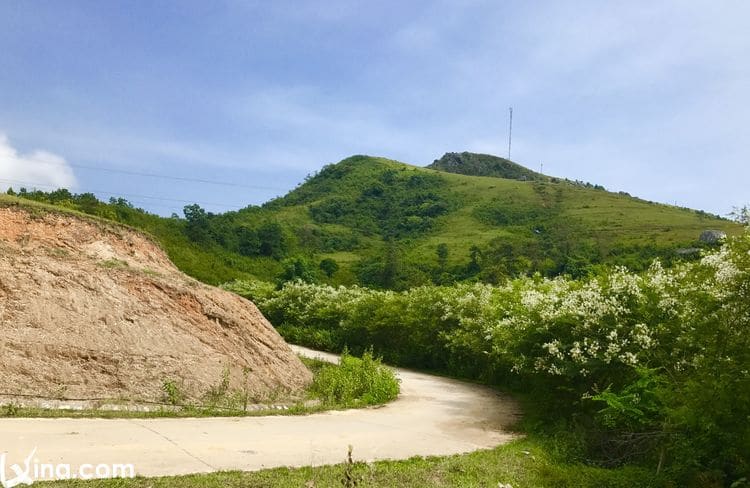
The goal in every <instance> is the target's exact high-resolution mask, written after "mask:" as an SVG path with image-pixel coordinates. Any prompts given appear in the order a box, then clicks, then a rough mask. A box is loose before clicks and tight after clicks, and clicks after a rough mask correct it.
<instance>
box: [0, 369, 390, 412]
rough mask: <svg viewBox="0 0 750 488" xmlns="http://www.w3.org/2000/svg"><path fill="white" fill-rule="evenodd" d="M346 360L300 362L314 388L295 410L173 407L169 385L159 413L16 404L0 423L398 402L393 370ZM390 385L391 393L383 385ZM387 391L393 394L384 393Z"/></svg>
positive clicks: (217, 405)
mask: <svg viewBox="0 0 750 488" xmlns="http://www.w3.org/2000/svg"><path fill="white" fill-rule="evenodd" d="M344 359H345V360H344V361H343V362H342V365H341V366H340V365H336V364H331V363H328V362H325V361H321V360H318V359H311V358H305V357H300V360H301V361H302V362H303V363H304V364H305V366H307V368H308V369H309V370H310V371H311V372H312V373H313V377H314V379H313V384H312V385H310V387H308V390H307V391H306V392H305V395H304V397H303V398H301V399H297V400H296V401H295V402H294V403H292V404H290V405H284V404H283V403H284V402H283V401H279V403H281V404H280V405H277V406H270V407H269V408H263V409H259V410H253V409H244V408H242V407H240V406H239V405H238V406H236V407H225V406H222V403H223V402H222V401H221V400H222V399H217V398H214V400H215V401H214V402H212V404H208V405H191V404H185V405H173V404H179V403H180V400H179V396H180V394H179V392H178V391H177V387H176V386H174V385H173V384H171V382H169V381H165V390H167V394H168V396H170V397H174V399H175V401H172V402H170V403H172V404H167V403H165V404H158V405H156V404H155V406H156V408H155V409H153V410H149V411H130V410H102V409H81V410H78V409H53V408H38V407H21V406H18V405H16V404H13V403H10V404H7V405H4V406H1V407H0V418H84V419H85V418H101V419H148V418H203V417H262V416H269V415H309V414H313V413H319V412H325V411H330V410H343V409H349V408H363V407H368V406H375V405H382V404H384V403H387V402H389V401H392V400H394V399H395V398H396V396H397V395H398V381H397V380H396V379H395V377H394V375H393V373H392V371H391V370H390V369H388V368H386V367H385V366H382V365H381V364H380V362H379V361H378V360H374V359H373V358H372V356H371V355H370V356H367V355H365V357H364V358H363V359H359V358H354V357H351V356H348V357H346V358H344ZM368 375H369V377H373V376H374V377H377V378H378V380H379V381H373V382H369V383H368V382H366V381H365V380H366V379H368ZM383 376H386V378H385V379H382V378H383ZM384 384H385V385H386V386H387V387H388V388H386V387H385V386H383V385H384ZM342 385H345V386H346V387H352V388H353V389H354V391H352V390H350V389H349V388H343V390H344V391H345V392H346V394H344V395H339V394H337V393H338V392H339V391H341V390H342ZM170 386H171V387H170ZM384 390H386V391H387V393H388V394H383V393H382V392H383V391H384ZM170 392H171V394H170ZM332 392H335V393H332ZM113 403H117V402H113ZM120 403H122V402H120ZM229 403H232V402H229ZM234 403H236V402H234ZM271 403H273V402H271Z"/></svg>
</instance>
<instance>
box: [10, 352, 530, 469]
mask: <svg viewBox="0 0 750 488" xmlns="http://www.w3.org/2000/svg"><path fill="white" fill-rule="evenodd" d="M292 348H293V349H294V350H295V352H297V353H299V354H302V355H305V356H310V357H318V358H321V359H325V360H328V361H335V360H336V356H334V355H330V354H325V353H319V352H317V351H312V350H309V349H304V348H300V347H296V346H292ZM396 371H397V373H398V376H399V377H400V379H401V395H400V396H399V398H398V399H397V400H396V401H394V402H392V403H390V404H388V405H386V406H384V407H380V408H371V409H359V410H346V411H338V412H326V413H320V414H313V415H307V416H270V417H244V418H200V419H144V420H125V419H122V420H106V419H0V454H2V453H4V452H5V453H8V456H7V461H6V462H7V464H8V465H11V464H13V463H19V464H20V463H21V462H22V461H23V460H24V459H25V458H26V457H27V456H29V454H30V453H31V451H32V450H33V449H34V448H36V449H37V451H36V455H35V459H37V460H38V461H37V462H38V463H67V464H70V465H71V466H73V467H76V466H80V465H81V464H84V463H91V464H99V463H106V464H111V463H120V464H126V463H132V464H134V465H135V469H136V472H137V474H139V475H142V476H162V475H179V474H188V473H199V472H211V471H220V470H242V471H252V470H259V469H264V468H271V467H278V466H309V465H321V464H335V463H340V462H343V461H344V459H345V457H346V452H347V446H348V445H352V446H354V453H353V454H354V458H355V459H356V460H364V461H374V460H381V459H406V458H409V457H412V456H417V455H420V456H427V455H447V454H457V453H464V452H469V451H474V450H477V449H482V448H490V447H494V446H496V445H499V444H502V443H504V442H508V441H510V440H511V439H513V438H514V435H513V434H512V433H510V432H509V431H508V430H507V428H508V427H509V425H510V424H512V423H513V422H514V421H515V419H516V417H517V415H518V408H517V406H516V404H515V403H514V402H513V401H512V400H511V399H510V398H508V397H506V396H503V395H501V394H498V393H497V392H495V391H493V390H490V389H488V388H484V387H481V386H478V385H473V384H469V383H464V382H461V381H456V380H452V379H447V378H441V377H437V376H431V375H427V374H421V373H415V372H413V371H408V370H403V369H397V370H396Z"/></svg>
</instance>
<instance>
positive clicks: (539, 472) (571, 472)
mask: <svg viewBox="0 0 750 488" xmlns="http://www.w3.org/2000/svg"><path fill="white" fill-rule="evenodd" d="M353 457H354V461H355V463H354V464H353V465H348V464H346V463H343V461H345V459H346V446H342V449H341V460H342V464H338V465H333V466H322V467H305V468H296V469H289V468H276V469H268V470H263V471H257V472H238V471H232V472H220V473H213V474H199V475H189V476H178V477H163V478H136V479H132V480H96V481H60V482H47V483H38V485H39V486H48V487H60V488H63V487H82V488H90V487H91V488H93V487H102V488H152V487H153V488H159V487H179V488H198V487H201V488H202V487H236V488H240V487H242V488H253V487H257V488H261V487H263V488H274V487H278V488H288V487H326V488H329V487H337V486H345V485H344V484H343V482H342V480H343V479H344V477H345V473H349V474H350V475H351V477H352V478H353V479H354V480H355V481H356V483H357V484H356V486H358V487H361V488H365V487H368V488H369V487H372V488H376V487H382V488H393V487H401V486H403V487H411V488H433V487H467V488H468V487H492V488H495V487H498V486H501V485H500V484H501V483H502V484H505V485H506V486H507V485H508V484H510V485H511V486H512V487H513V488H542V487H555V488H567V487H569V488H588V487H591V488H601V487H611V488H616V487H623V488H626V487H627V488H632V487H662V486H669V485H668V484H667V482H666V481H665V480H663V479H660V478H658V477H657V476H655V475H654V473H653V472H652V471H649V470H644V469H639V468H619V469H602V468H596V467H591V466H586V465H583V464H576V463H565V462H563V461H561V460H560V459H559V458H557V457H556V456H555V454H554V449H553V448H552V447H551V446H550V445H549V444H547V443H546V441H544V440H541V439H534V438H525V439H519V440H517V441H514V442H511V443H509V444H506V445H503V446H500V447H497V448H495V449H490V450H483V451H477V452H473V453H470V454H463V455H455V456H443V457H427V458H422V457H415V458H412V459H408V460H404V461H380V462H375V463H362V462H356V461H357V446H354V451H353Z"/></svg>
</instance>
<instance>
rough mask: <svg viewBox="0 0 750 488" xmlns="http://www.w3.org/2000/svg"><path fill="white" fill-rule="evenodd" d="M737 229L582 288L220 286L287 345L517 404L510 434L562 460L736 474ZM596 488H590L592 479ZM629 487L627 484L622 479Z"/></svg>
mask: <svg viewBox="0 0 750 488" xmlns="http://www.w3.org/2000/svg"><path fill="white" fill-rule="evenodd" d="M748 283H750V232H748V233H746V234H744V235H743V236H740V237H736V238H732V239H730V240H729V241H728V242H727V243H725V244H724V245H723V246H722V247H721V248H720V249H717V250H713V251H709V252H706V253H704V255H703V256H702V258H701V259H700V260H698V261H694V262H690V263H682V264H679V265H676V266H674V267H673V268H671V269H665V268H663V267H662V266H661V264H660V262H659V261H655V262H654V263H653V264H652V265H651V266H650V267H649V269H648V270H647V271H645V272H642V273H632V272H630V271H627V270H626V269H624V268H616V269H612V270H604V271H602V272H600V273H598V274H596V275H595V276H592V277H589V278H585V279H577V280H575V279H570V278H566V277H557V278H554V279H545V278H541V277H539V276H535V277H524V278H518V279H514V280H510V281H508V282H507V283H506V284H504V285H487V284H479V283H475V284H459V285H453V286H439V287H438V286H424V287H418V288H413V289H411V290H408V291H404V292H400V293H394V292H392V291H381V290H370V289H366V288H361V287H348V288H345V287H331V286H321V285H314V284H306V283H300V282H295V283H287V284H286V285H284V287H283V288H281V289H280V290H273V291H269V290H265V291H264V290H261V289H258V287H257V286H253V285H252V284H251V283H250V284H244V283H241V282H237V283H233V284H232V285H231V286H228V288H230V289H231V290H233V291H235V292H237V293H239V294H242V295H245V296H247V297H249V298H252V299H253V300H255V302H256V303H258V306H259V307H260V308H261V310H262V311H263V313H264V314H265V315H266V316H267V317H269V319H270V320H271V321H272V322H273V323H274V324H275V326H276V327H277V329H278V330H279V332H280V333H281V334H282V335H283V336H284V337H285V338H286V339H287V340H289V341H292V342H295V343H300V344H306V345H308V346H312V347H316V348H324V349H328V350H334V351H336V350H342V349H344V348H347V347H348V348H350V349H351V350H353V351H355V352H357V351H364V350H367V349H368V348H371V347H374V349H375V351H376V352H378V353H379V354H383V357H384V359H385V360H386V361H387V362H390V363H392V364H398V365H402V366H407V367H411V368H423V369H431V370H438V371H443V372H448V373H450V374H452V375H458V376H463V377H467V378H471V379H473V380H480V381H484V382H488V383H490V384H494V385H498V386H501V387H503V388H508V389H513V390H515V391H516V392H518V393H519V394H521V395H523V396H524V397H525V398H526V407H527V408H526V416H527V418H526V421H525V424H524V430H525V431H526V432H527V433H529V434H531V435H532V437H533V438H537V436H539V435H540V434H541V437H542V438H552V439H553V442H554V444H555V445H556V446H557V449H558V450H559V451H565V450H566V449H567V450H568V461H581V460H585V461H586V462H588V463H590V464H594V465H598V466H607V467H616V466H623V465H637V466H640V467H643V468H646V469H649V470H651V471H652V472H654V473H656V474H659V473H662V474H667V475H668V477H669V478H670V479H672V480H674V481H675V484H674V486H696V487H697V486H701V487H703V486H730V485H731V486H733V487H741V486H746V483H745V482H743V481H742V479H743V478H744V479H746V478H747V477H748V476H750V427H749V426H748V423H747V419H748V416H750V373H749V372H748V371H750V336H749V335H748V333H747V332H748V327H750V287H748ZM602 486H604V485H602ZM632 486H642V485H641V484H640V483H634V484H633V485H632Z"/></svg>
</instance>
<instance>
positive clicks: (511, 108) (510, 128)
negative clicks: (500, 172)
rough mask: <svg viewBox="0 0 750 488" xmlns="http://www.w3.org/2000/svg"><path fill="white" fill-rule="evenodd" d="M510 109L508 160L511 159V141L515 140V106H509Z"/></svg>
mask: <svg viewBox="0 0 750 488" xmlns="http://www.w3.org/2000/svg"><path fill="white" fill-rule="evenodd" d="M508 110H509V111H510V122H509V125H508V161H510V143H511V141H512V140H513V107H510V108H508Z"/></svg>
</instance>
